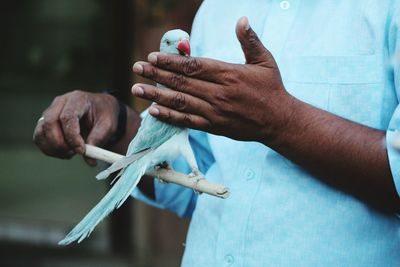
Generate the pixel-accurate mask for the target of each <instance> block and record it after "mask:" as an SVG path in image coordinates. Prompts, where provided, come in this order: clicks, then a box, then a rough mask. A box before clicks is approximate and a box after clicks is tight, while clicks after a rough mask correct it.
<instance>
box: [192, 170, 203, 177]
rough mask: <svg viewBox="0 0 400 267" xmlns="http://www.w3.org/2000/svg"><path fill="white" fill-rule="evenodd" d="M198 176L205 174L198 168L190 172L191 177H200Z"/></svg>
mask: <svg viewBox="0 0 400 267" xmlns="http://www.w3.org/2000/svg"><path fill="white" fill-rule="evenodd" d="M198 176H201V177H203V174H202V173H201V172H200V171H199V170H198V169H197V168H193V169H192V172H191V173H190V174H189V177H190V178H193V177H198Z"/></svg>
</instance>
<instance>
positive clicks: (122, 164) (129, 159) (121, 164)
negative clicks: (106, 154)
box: [96, 149, 151, 180]
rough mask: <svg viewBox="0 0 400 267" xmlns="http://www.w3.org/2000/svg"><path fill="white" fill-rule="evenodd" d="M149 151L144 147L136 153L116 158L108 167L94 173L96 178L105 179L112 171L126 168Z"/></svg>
mask: <svg viewBox="0 0 400 267" xmlns="http://www.w3.org/2000/svg"><path fill="white" fill-rule="evenodd" d="M150 151H151V149H146V150H143V151H140V152H138V153H135V154H132V155H129V156H126V157H123V158H122V159H120V160H117V161H116V162H114V163H113V164H112V165H111V166H110V167H108V168H107V169H105V170H104V171H102V172H100V173H99V174H97V175H96V179H97V180H105V179H107V178H108V177H109V176H110V175H111V174H112V173H114V172H116V171H119V170H122V169H124V168H126V167H127V166H129V165H130V164H132V163H133V162H135V161H137V160H138V159H140V158H142V157H143V156H144V155H146V154H147V153H149V152H150Z"/></svg>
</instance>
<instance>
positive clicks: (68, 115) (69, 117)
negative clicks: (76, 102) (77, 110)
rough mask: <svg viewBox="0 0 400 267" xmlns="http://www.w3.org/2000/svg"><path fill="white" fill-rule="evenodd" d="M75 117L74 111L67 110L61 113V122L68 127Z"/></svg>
mask: <svg viewBox="0 0 400 267" xmlns="http://www.w3.org/2000/svg"><path fill="white" fill-rule="evenodd" d="M74 118H75V117H74V113H73V112H72V111H66V112H64V113H63V114H61V115H60V121H61V124H62V125H64V126H65V127H67V128H68V127H69V126H71V124H72V122H73V120H74Z"/></svg>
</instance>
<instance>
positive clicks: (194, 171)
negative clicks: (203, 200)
mask: <svg viewBox="0 0 400 267" xmlns="http://www.w3.org/2000/svg"><path fill="white" fill-rule="evenodd" d="M189 177H190V178H193V179H195V182H194V183H195V185H194V187H193V191H194V192H195V193H196V194H201V192H200V191H199V190H197V189H196V188H197V184H198V183H199V182H200V180H204V179H205V178H204V175H203V174H202V173H201V172H200V171H199V170H198V169H197V168H192V172H191V173H190V174H189Z"/></svg>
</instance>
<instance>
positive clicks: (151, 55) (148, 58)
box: [147, 52, 157, 64]
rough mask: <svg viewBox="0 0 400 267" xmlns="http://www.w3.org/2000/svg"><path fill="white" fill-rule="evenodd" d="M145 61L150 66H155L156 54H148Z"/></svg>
mask: <svg viewBox="0 0 400 267" xmlns="http://www.w3.org/2000/svg"><path fill="white" fill-rule="evenodd" d="M147 60H148V61H149V62H150V63H151V64H157V54H156V53H154V52H153V53H150V54H149V56H148V57H147Z"/></svg>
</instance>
